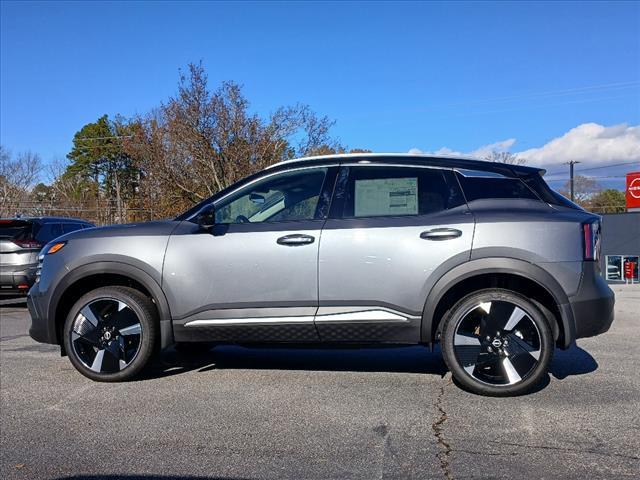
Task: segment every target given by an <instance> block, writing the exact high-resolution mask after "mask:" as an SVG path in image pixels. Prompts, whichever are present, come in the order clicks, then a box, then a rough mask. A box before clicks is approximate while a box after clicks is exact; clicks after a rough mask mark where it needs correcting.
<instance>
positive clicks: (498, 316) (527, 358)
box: [441, 289, 554, 396]
mask: <svg viewBox="0 0 640 480" xmlns="http://www.w3.org/2000/svg"><path fill="white" fill-rule="evenodd" d="M444 322H445V323H444V326H443V330H442V337H441V342H442V353H443V357H444V360H445V362H446V364H447V366H448V367H449V369H450V370H451V373H452V374H453V376H454V377H455V379H456V380H457V381H458V382H459V383H460V384H462V386H464V387H466V388H467V389H469V390H471V391H473V392H476V393H479V394H482V395H492V396H511V395H520V394H523V393H526V392H528V391H530V390H531V389H532V388H534V387H535V386H536V385H538V383H539V382H540V381H541V380H542V378H543V377H544V376H545V375H546V374H547V370H548V368H549V364H550V362H551V358H552V354H553V348H554V343H553V336H552V333H551V329H550V328H549V325H548V323H547V321H546V319H545V315H544V314H543V313H542V312H541V311H540V309H539V308H538V307H537V306H536V304H535V303H533V302H531V301H530V300H529V299H527V298H525V297H523V296H521V295H519V294H517V293H515V292H512V291H509V290H503V289H488V290H482V291H478V292H474V293H472V294H470V295H468V296H466V297H464V298H463V299H462V300H460V301H459V302H458V303H457V304H456V305H455V306H454V307H453V308H452V309H451V310H450V311H449V312H448V315H447V318H445V319H444Z"/></svg>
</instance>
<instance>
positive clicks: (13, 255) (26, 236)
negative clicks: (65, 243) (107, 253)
mask: <svg viewBox="0 0 640 480" xmlns="http://www.w3.org/2000/svg"><path fill="white" fill-rule="evenodd" d="M91 227H93V224H91V223H89V222H85V221H84V220H78V219H75V218H64V217H37V218H30V217H24V218H22V217H21V218H0V295H2V296H6V295H12V296H13V295H22V296H24V295H26V293H27V292H28V291H29V288H31V285H33V283H34V281H35V279H36V268H37V266H38V253H39V252H40V249H41V248H42V247H43V246H44V245H45V244H46V243H49V242H50V241H51V240H53V239H54V238H56V237H59V236H61V235H64V234H65V233H70V232H75V231H76V230H80V229H82V228H91Z"/></svg>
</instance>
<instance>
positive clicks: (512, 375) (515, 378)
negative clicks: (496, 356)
mask: <svg viewBox="0 0 640 480" xmlns="http://www.w3.org/2000/svg"><path fill="white" fill-rule="evenodd" d="M502 368H503V369H504V373H505V374H506V376H507V378H508V379H509V384H514V383H517V382H519V381H520V380H522V377H521V376H520V374H519V373H518V371H517V370H516V368H515V367H514V366H513V363H511V360H510V359H509V357H505V358H503V359H502Z"/></svg>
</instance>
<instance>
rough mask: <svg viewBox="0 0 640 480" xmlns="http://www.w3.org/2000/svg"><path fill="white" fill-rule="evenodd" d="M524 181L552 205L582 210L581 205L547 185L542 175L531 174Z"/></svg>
mask: <svg viewBox="0 0 640 480" xmlns="http://www.w3.org/2000/svg"><path fill="white" fill-rule="evenodd" d="M523 181H524V183H526V184H527V186H528V187H529V188H531V190H533V191H534V192H536V193H537V194H538V196H539V197H540V198H541V199H542V200H543V201H545V202H547V203H549V204H551V205H559V206H563V207H569V208H573V209H576V210H582V208H581V207H579V206H578V205H576V204H575V203H573V202H572V201H571V200H569V199H568V198H565V197H563V196H562V195H560V194H559V193H557V192H554V191H553V190H551V188H550V187H549V185H547V182H545V181H544V179H543V178H542V177H541V176H540V175H531V176H528V177H525V178H524V179H523Z"/></svg>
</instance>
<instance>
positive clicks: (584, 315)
mask: <svg viewBox="0 0 640 480" xmlns="http://www.w3.org/2000/svg"><path fill="white" fill-rule="evenodd" d="M569 306H570V307H571V311H572V312H573V319H574V322H575V327H576V330H575V338H585V337H593V336H595V335H600V334H601V333H604V332H606V331H607V330H609V327H611V324H612V323H613V318H614V306H615V294H614V293H613V291H612V290H611V289H610V288H609V285H607V282H605V280H604V278H602V275H600V273H599V272H598V271H597V270H596V265H595V263H593V262H585V263H584V268H583V274H582V280H581V282H580V288H579V289H578V293H577V294H576V295H575V296H573V297H570V298H569Z"/></svg>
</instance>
